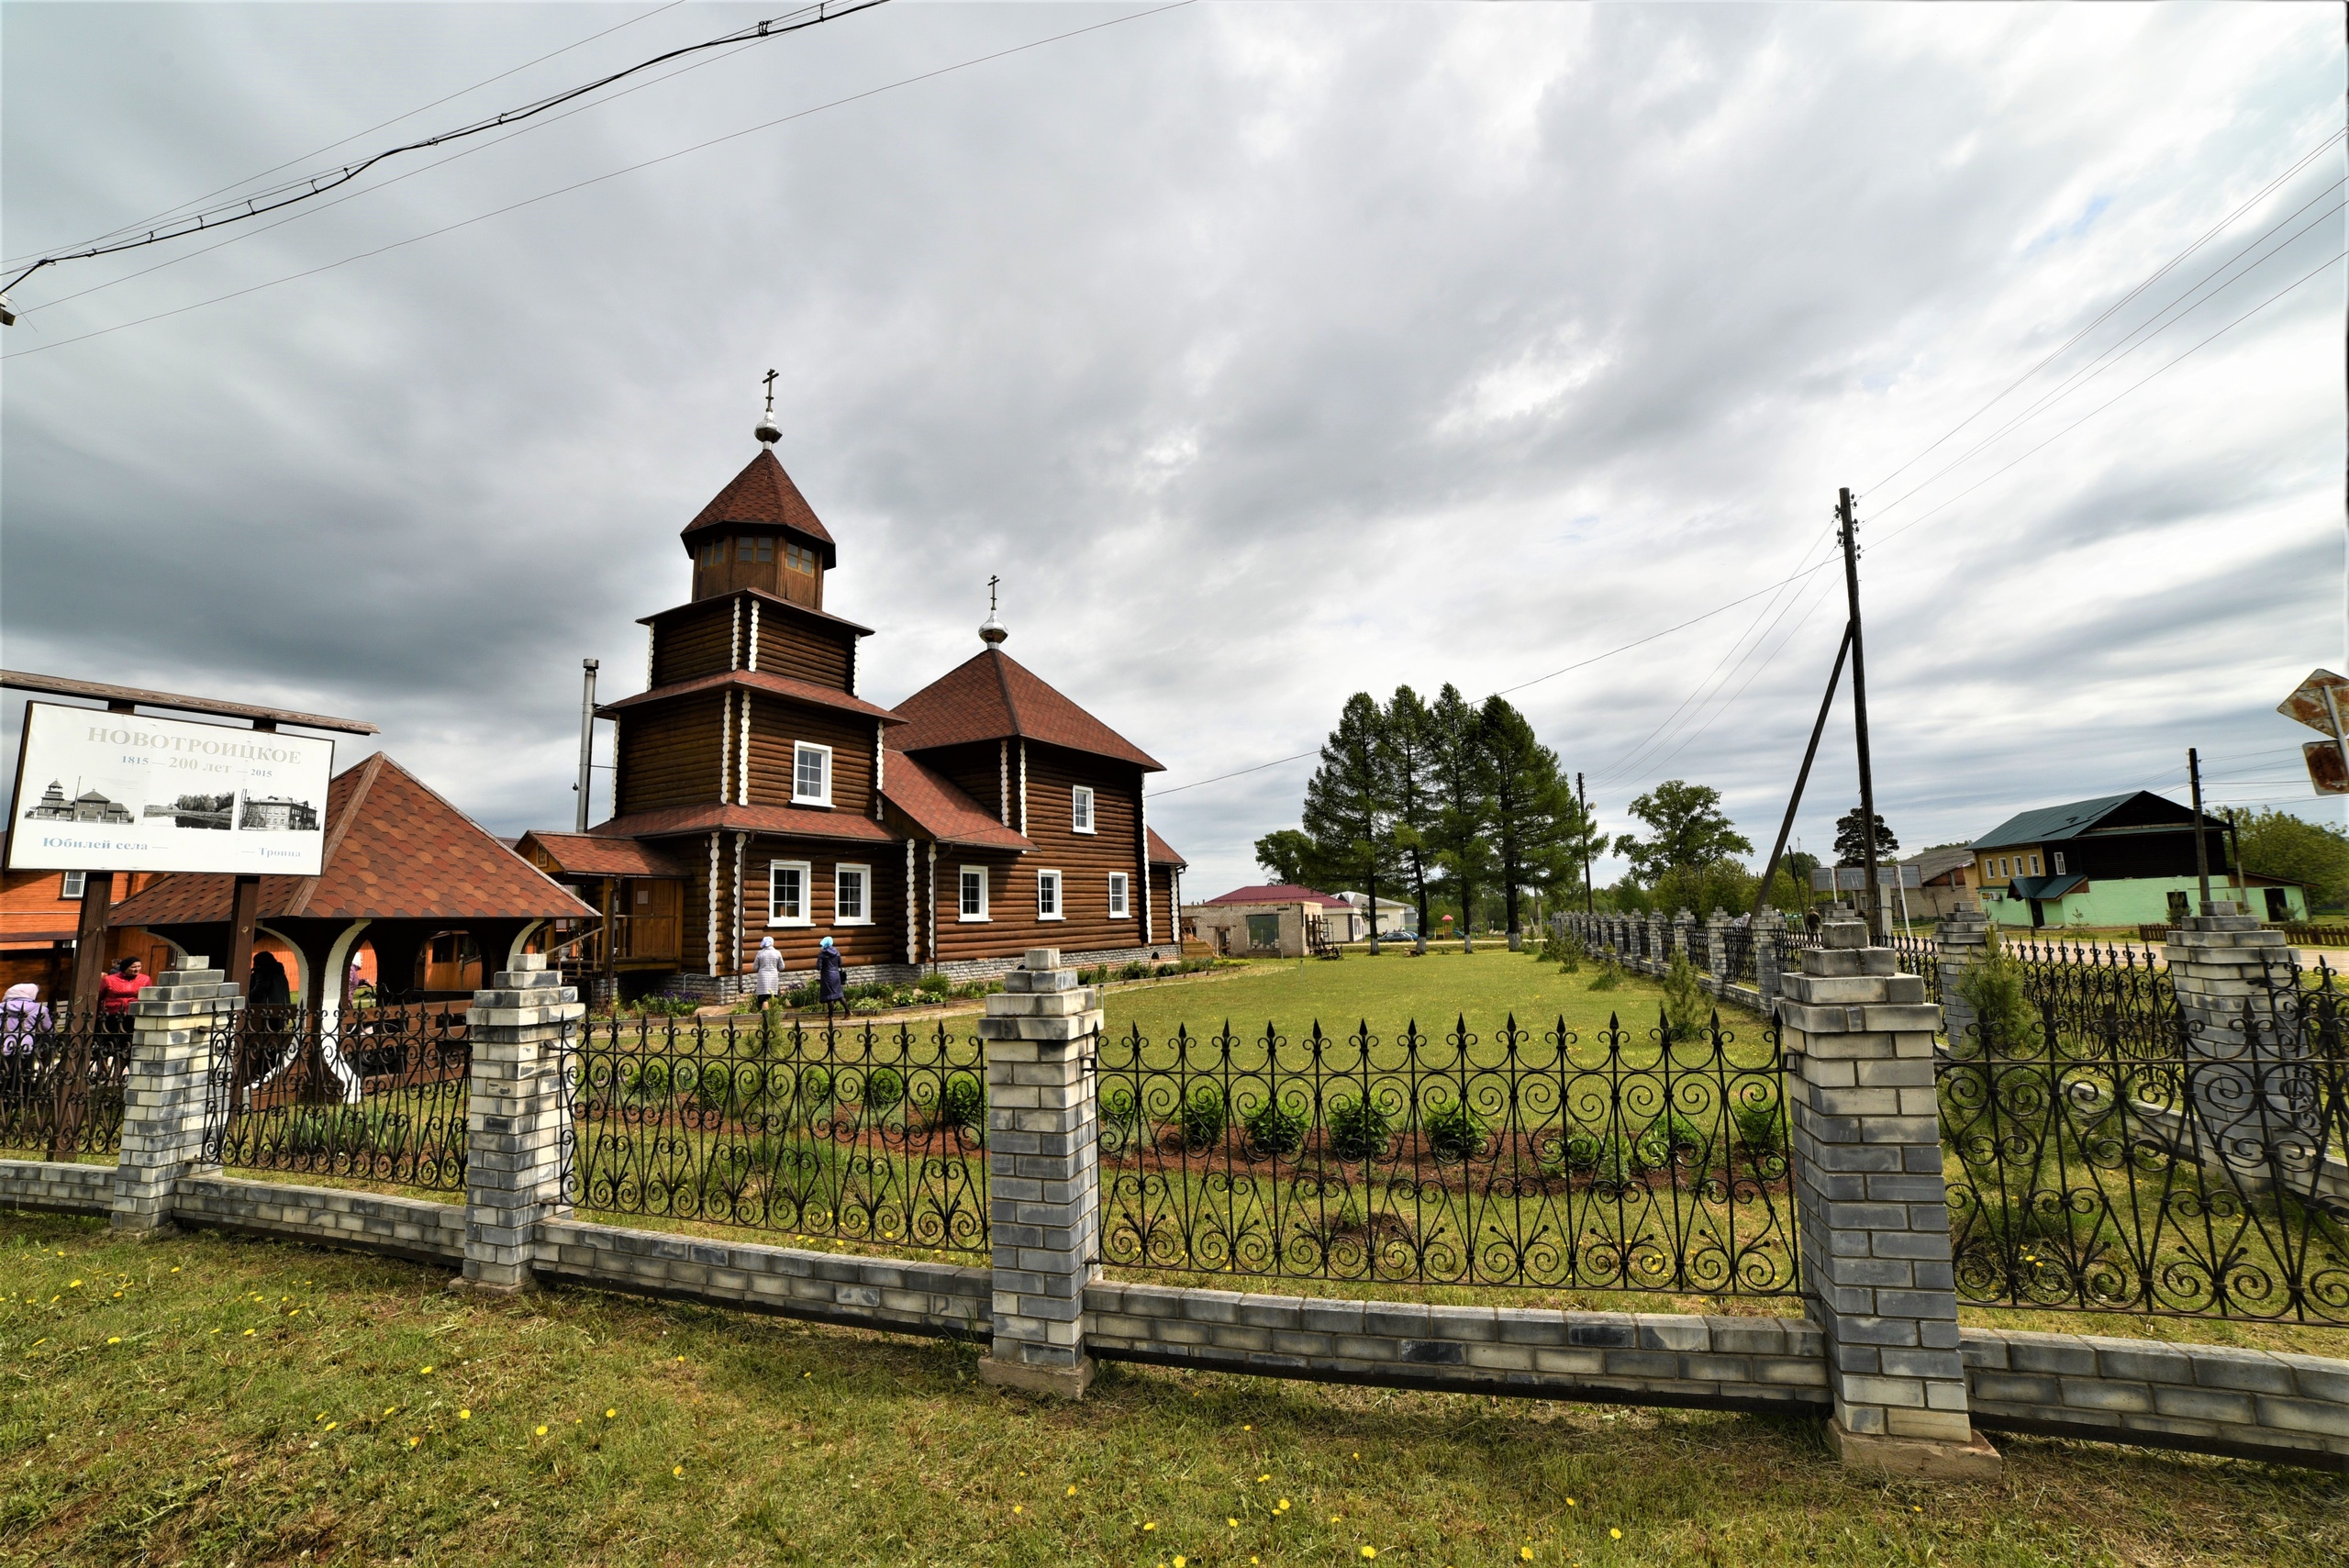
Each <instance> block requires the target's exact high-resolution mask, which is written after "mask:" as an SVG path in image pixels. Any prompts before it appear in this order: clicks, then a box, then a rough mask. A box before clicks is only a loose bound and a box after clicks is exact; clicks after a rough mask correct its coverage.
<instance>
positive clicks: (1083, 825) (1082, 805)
mask: <svg viewBox="0 0 2349 1568" xmlns="http://www.w3.org/2000/svg"><path fill="white" fill-rule="evenodd" d="M1068 825H1069V826H1070V827H1071V828H1074V829H1075V830H1076V831H1077V832H1079V833H1090V832H1092V831H1093V792H1092V791H1091V790H1089V789H1087V788H1085V785H1083V784H1078V785H1077V786H1076V787H1075V788H1074V789H1072V790H1070V791H1069V806H1068Z"/></svg>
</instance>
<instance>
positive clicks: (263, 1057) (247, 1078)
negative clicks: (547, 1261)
mask: <svg viewBox="0 0 2349 1568" xmlns="http://www.w3.org/2000/svg"><path fill="white" fill-rule="evenodd" d="M221 1032H222V1035H223V1036H224V1037H225V1039H224V1040H223V1042H222V1044H221V1045H220V1046H218V1047H217V1048H216V1049H215V1051H213V1055H212V1070H211V1074H210V1077H209V1080H208V1082H207V1086H206V1099H205V1118H204V1153H205V1158H206V1159H207V1160H209V1161H212V1162H217V1163H219V1164H222V1165H227V1166H229V1167H232V1168H237V1169H243V1170H256V1171H291V1172H300V1173H306V1174H313V1175H328V1176H343V1177H353V1178H359V1179H362V1180H370V1181H378V1182H384V1183H387V1184H396V1185H399V1186H406V1187H422V1188H427V1189H429V1190H433V1191H440V1192H462V1191H463V1190H464V1185H465V1141H466V1131H465V1103H466V1095H467V1087H468V1083H469V1080H470V1076H471V1072H472V1057H471V1054H470V1051H469V1050H468V1048H467V1045H466V1039H465V1011H464V1008H463V1007H462V1006H454V1005H449V1004H436V1003H410V1004H406V1005H401V1006H384V1007H346V1008H343V1009H342V1010H340V1012H338V1013H331V1014H321V1013H320V1012H318V1011H317V1010H316V1009H311V1008H302V1007H273V1006H258V1007H247V1008H244V1009H243V1010H242V1011H240V1012H239V1013H238V1014H236V1015H235V1021H234V1022H233V1024H232V1025H231V1026H230V1027H229V1028H228V1029H225V1030H223V1031H221Z"/></svg>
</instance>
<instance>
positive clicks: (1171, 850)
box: [1150, 828, 1191, 866]
mask: <svg viewBox="0 0 2349 1568" xmlns="http://www.w3.org/2000/svg"><path fill="white" fill-rule="evenodd" d="M1150 863H1151V864H1152V865H1154V866H1188V865H1189V864H1190V863H1191V862H1188V861H1186V860H1185V859H1184V858H1183V857H1182V856H1181V855H1178V854H1176V853H1175V846H1174V845H1172V844H1170V843H1168V842H1167V841H1166V840H1163V839H1162V838H1160V837H1159V836H1158V829H1157V828H1151V829H1150Z"/></svg>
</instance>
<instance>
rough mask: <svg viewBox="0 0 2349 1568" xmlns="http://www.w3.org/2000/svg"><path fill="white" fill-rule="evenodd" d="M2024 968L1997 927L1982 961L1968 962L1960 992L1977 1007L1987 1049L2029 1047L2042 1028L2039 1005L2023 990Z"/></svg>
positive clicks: (1977, 1025) (1976, 1021)
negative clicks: (2034, 1003)
mask: <svg viewBox="0 0 2349 1568" xmlns="http://www.w3.org/2000/svg"><path fill="white" fill-rule="evenodd" d="M2022 982H2023V968H2022V965H2021V963H2019V962H2016V961H2015V960H2014V959H2013V958H2012V957H2010V956H2009V954H2008V952H2007V950H2006V945H2005V944H2004V943H2003V942H2001V941H2000V940H1998V931H1997V929H1995V928H1993V929H1992V930H1991V932H1990V940H1989V945H1988V946H1987V947H1986V948H1984V949H1983V950H1982V958H1981V960H1980V962H1976V963H1971V964H1968V965H1967V966H1966V969H1965V973H1964V974H1963V975H1961V976H1960V977H1959V978H1958V982H1957V994H1958V995H1960V996H1962V997H1964V998H1965V1001H1966V1004H1967V1005H1968V1006H1971V1007H1972V1008H1973V1009H1974V1027H1975V1030H1976V1033H1977V1034H1978V1035H1979V1036H1980V1037H1981V1042H1982V1047H1983V1049H1984V1050H1986V1051H2027V1050H2029V1049H2031V1048H2032V1046H2033V1045H2034V1044H2035V1043H2037V1041H2038V1040H2039V1038H2040V1029H2041V1028H2042V1025H2041V1022H2040V1017H2039V1009H2038V1008H2037V1007H2036V1006H2032V1000H2031V998H2030V997H2029V996H2027V995H2024V994H2023V988H2022Z"/></svg>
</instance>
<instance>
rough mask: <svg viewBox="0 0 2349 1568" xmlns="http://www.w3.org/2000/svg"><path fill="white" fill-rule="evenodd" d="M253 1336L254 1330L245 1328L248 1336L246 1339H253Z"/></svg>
mask: <svg viewBox="0 0 2349 1568" xmlns="http://www.w3.org/2000/svg"><path fill="white" fill-rule="evenodd" d="M252 1337H253V1331H252V1330H251V1329H246V1330H245V1338H246V1339H248V1340H250V1339H251V1338H252Z"/></svg>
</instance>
